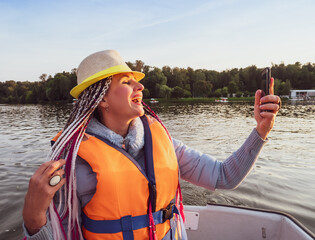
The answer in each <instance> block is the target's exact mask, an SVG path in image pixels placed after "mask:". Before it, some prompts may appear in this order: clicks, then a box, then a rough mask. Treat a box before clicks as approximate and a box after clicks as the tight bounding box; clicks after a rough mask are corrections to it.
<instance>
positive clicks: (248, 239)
mask: <svg viewBox="0 0 315 240" xmlns="http://www.w3.org/2000/svg"><path fill="white" fill-rule="evenodd" d="M184 209H185V217H186V222H185V227H186V229H187V235H188V239H190V240H191V239H215V240H229V239H231V240H255V239H263V240H264V239H268V240H269V239H270V240H271V239H272V240H304V239H307V240H308V239H315V235H314V234H313V233H312V232H310V231H309V230H308V229H306V228H305V227H304V226H303V225H302V224H301V223H299V222H298V221H297V220H295V219H294V218H293V217H291V216H290V215H288V214H285V213H281V212H272V211H268V210H261V209H253V208H242V207H235V206H227V205H207V206H185V208H184Z"/></svg>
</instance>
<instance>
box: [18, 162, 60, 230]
mask: <svg viewBox="0 0 315 240" xmlns="http://www.w3.org/2000/svg"><path fill="white" fill-rule="evenodd" d="M65 163H66V161H65V160H64V159H60V160H58V161H49V162H45V163H43V164H42V165H41V166H40V167H39V168H38V169H37V170H36V172H35V173H34V175H33V176H32V177H31V179H30V181H29V186H28V191H27V193H26V196H25V200H24V208H23V220H24V225H25V227H26V228H27V230H28V232H29V234H30V235H33V234H35V233H36V232H38V231H39V229H40V228H41V227H42V226H44V225H45V224H46V222H47V219H46V212H47V210H48V207H49V204H50V202H51V201H52V199H53V197H54V195H55V193H56V192H57V191H58V190H59V189H60V188H61V187H62V186H63V185H64V184H65V182H66V179H65V178H62V179H61V181H60V182H59V183H58V184H57V185H56V186H50V185H49V180H50V179H51V177H52V176H54V175H59V176H63V174H64V170H63V169H60V168H61V167H62V166H63V165H65Z"/></svg>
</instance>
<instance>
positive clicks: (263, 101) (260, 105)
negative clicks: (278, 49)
mask: <svg viewBox="0 0 315 240" xmlns="http://www.w3.org/2000/svg"><path fill="white" fill-rule="evenodd" d="M269 93H270V95H267V96H263V91H262V90H257V91H256V94H255V107H254V114H255V120H256V122H257V127H256V130H257V132H258V134H259V135H260V137H261V138H262V139H266V138H267V136H268V134H269V132H270V131H271V129H272V127H273V125H274V123H275V118H276V115H277V113H278V111H279V109H280V106H281V99H280V97H279V96H276V95H273V94H274V79H273V78H271V79H270V89H269Z"/></svg>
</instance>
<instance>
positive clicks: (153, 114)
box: [142, 101, 185, 222]
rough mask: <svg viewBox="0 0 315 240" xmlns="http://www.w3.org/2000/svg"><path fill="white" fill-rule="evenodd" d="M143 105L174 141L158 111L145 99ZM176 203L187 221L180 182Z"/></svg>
mask: <svg viewBox="0 0 315 240" xmlns="http://www.w3.org/2000/svg"><path fill="white" fill-rule="evenodd" d="M142 105H143V109H144V111H145V112H146V113H148V114H149V115H151V116H152V117H153V118H155V119H156V120H157V121H158V122H159V123H160V124H161V125H162V127H163V128H164V129H165V131H166V133H167V135H168V137H169V139H170V141H171V142H172V138H171V135H170V134H169V132H168V130H167V128H166V127H165V126H164V124H163V122H162V121H161V119H160V118H159V117H158V115H156V113H155V112H154V111H153V110H152V109H151V108H150V107H149V106H148V105H147V104H145V103H144V102H143V101H142ZM176 204H177V205H178V208H179V212H180V215H181V216H182V219H183V221H184V222H185V215H184V205H183V196H182V191H181V188H180V184H179V182H178V187H177V191H176Z"/></svg>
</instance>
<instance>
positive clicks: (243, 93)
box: [0, 60, 315, 103]
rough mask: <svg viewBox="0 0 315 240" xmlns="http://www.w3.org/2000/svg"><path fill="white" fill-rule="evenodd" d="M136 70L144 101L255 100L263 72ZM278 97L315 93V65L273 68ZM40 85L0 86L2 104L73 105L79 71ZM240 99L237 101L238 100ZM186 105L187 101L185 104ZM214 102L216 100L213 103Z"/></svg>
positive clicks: (7, 83)
mask: <svg viewBox="0 0 315 240" xmlns="http://www.w3.org/2000/svg"><path fill="white" fill-rule="evenodd" d="M127 64H128V65H129V67H130V68H131V69H132V70H136V71H141V72H143V73H145V75H146V76H145V78H144V79H143V80H142V81H141V83H142V84H143V85H144V86H145V89H144V91H143V94H144V98H159V99H160V100H161V99H165V100H167V99H173V100H174V99H182V98H187V100H188V101H193V100H192V99H195V98H197V99H199V100H200V99H202V98H204V99H208V98H209V99H214V98H218V97H227V96H228V95H230V96H231V95H232V94H235V96H236V97H238V98H240V97H242V98H243V99H244V100H246V97H249V98H250V97H253V96H254V93H255V91H256V90H257V89H258V88H260V87H261V86H260V73H261V70H262V69H259V68H257V67H256V66H254V65H253V66H249V67H246V68H240V69H237V68H234V69H231V70H225V71H222V72H218V71H214V70H207V69H196V70H194V69H192V68H191V67H188V68H178V67H174V68H171V67H169V66H164V67H162V69H159V68H157V67H151V66H148V65H145V64H144V62H142V61H141V60H137V61H136V62H134V63H132V62H127ZM271 72H272V76H273V77H274V78H275V94H278V95H289V93H290V90H291V89H315V64H314V63H307V64H304V65H302V64H301V63H299V62H296V63H295V64H288V65H285V64H283V63H281V64H273V65H272V68H271ZM39 79H40V81H37V82H28V81H25V82H15V81H14V80H10V81H5V82H0V103H47V102H50V103H51V102H59V101H67V102H71V101H72V97H71V96H70V94H69V92H70V89H71V88H73V87H74V86H75V85H76V74H75V69H72V71H71V72H62V73H57V74H55V76H54V77H52V76H48V77H47V75H46V74H42V75H41V76H39ZM238 98H236V99H238ZM181 101H183V100H181ZM211 101H212V100H211Z"/></svg>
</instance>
